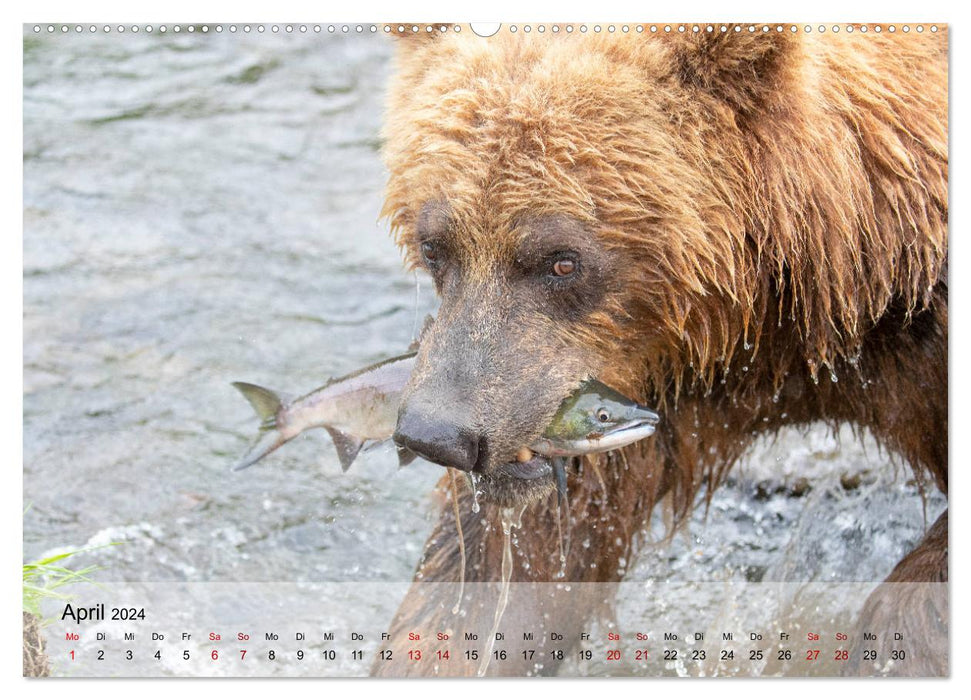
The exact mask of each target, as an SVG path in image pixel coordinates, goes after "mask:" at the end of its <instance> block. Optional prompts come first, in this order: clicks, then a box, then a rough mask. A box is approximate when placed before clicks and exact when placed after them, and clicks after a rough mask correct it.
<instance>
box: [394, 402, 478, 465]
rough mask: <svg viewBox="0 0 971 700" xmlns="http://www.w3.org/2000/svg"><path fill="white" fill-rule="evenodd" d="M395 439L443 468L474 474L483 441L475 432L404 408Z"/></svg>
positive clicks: (428, 413) (426, 412) (425, 412)
mask: <svg viewBox="0 0 971 700" xmlns="http://www.w3.org/2000/svg"><path fill="white" fill-rule="evenodd" d="M393 439H394V441H395V444H397V445H399V446H401V447H406V448H408V449H409V450H411V451H412V452H414V453H416V454H417V455H419V456H420V457H424V458H425V459H427V460H428V461H429V462H434V463H435V464H440V465H442V466H443V467H453V468H455V469H461V470H462V471H466V472H471V471H472V470H474V469H475V468H476V466H477V465H478V463H479V456H480V449H479V447H480V444H481V442H482V440H481V438H480V437H479V436H478V435H477V433H476V431H474V430H472V429H470V428H468V427H466V426H462V425H459V423H458V421H455V420H452V419H450V418H448V417H444V416H441V415H436V412H435V411H433V410H426V409H423V408H421V407H419V406H414V405H409V404H405V405H404V406H402V407H401V409H400V410H399V412H398V426H397V428H396V429H395V433H394V436H393ZM482 452H484V450H482Z"/></svg>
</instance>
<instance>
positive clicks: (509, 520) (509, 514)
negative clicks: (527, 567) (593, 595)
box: [476, 506, 526, 677]
mask: <svg viewBox="0 0 971 700" xmlns="http://www.w3.org/2000/svg"><path fill="white" fill-rule="evenodd" d="M525 510H526V506H523V507H522V508H520V509H519V513H518V514H517V513H516V511H515V509H513V508H503V509H502V511H501V518H502V585H501V588H500V590H499V600H498V601H497V602H496V614H495V617H494V618H493V620H492V630H490V632H489V636H488V637H487V638H486V647H485V653H484V654H483V657H482V663H480V664H479V670H478V672H477V673H476V675H477V676H480V677H481V676H484V675H485V674H486V671H487V670H488V669H489V659H490V657H491V656H492V647H493V646H495V643H496V632H498V631H499V622H500V621H501V620H502V614H503V613H504V612H505V611H506V604H507V603H508V602H509V582H510V580H511V579H512V537H511V533H512V529H513V528H514V527H520V526H521V525H522V518H523V512H524V511H525Z"/></svg>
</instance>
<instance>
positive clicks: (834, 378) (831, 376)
mask: <svg viewBox="0 0 971 700" xmlns="http://www.w3.org/2000/svg"><path fill="white" fill-rule="evenodd" d="M829 380H830V381H831V382H833V384H835V383H836V382H838V381H839V380H840V379H839V377H837V376H836V372H834V371H833V370H830V371H829Z"/></svg>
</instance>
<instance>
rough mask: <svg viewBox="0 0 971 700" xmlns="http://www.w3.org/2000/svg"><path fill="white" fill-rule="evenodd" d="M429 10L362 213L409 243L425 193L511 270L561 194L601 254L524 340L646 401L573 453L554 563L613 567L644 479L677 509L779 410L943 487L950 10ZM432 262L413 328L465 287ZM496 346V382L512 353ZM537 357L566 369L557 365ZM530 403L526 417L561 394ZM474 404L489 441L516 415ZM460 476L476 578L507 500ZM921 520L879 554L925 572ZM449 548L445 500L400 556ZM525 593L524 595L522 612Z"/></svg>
mask: <svg viewBox="0 0 971 700" xmlns="http://www.w3.org/2000/svg"><path fill="white" fill-rule="evenodd" d="M425 34H426V33H425V32H424V31H421V32H419V36H418V37H412V38H409V39H408V40H407V41H402V42H400V47H399V53H398V63H397V74H396V76H395V78H394V80H393V82H392V85H391V92H390V102H389V110H388V116H387V123H386V129H385V138H386V146H385V151H384V152H385V158H386V162H387V166H388V169H389V171H390V179H389V184H388V188H387V198H386V203H385V207H384V211H383V213H384V215H386V216H387V217H389V218H390V221H391V225H392V227H393V229H394V231H395V235H396V238H397V241H398V242H399V244H401V245H402V246H403V247H404V249H405V250H406V252H407V255H408V259H409V262H410V263H411V264H413V265H421V264H422V260H421V256H420V242H421V240H422V235H423V234H422V233H421V231H422V230H423V224H422V222H421V220H422V217H423V216H424V217H428V216H432V217H435V216H441V217H443V219H446V221H445V223H443V224H442V226H443V227H444V228H446V229H448V232H449V236H450V237H449V245H450V246H451V248H450V254H451V255H452V256H453V257H454V258H456V259H458V260H461V269H462V284H463V285H466V286H472V287H475V288H478V289H486V288H488V285H489V280H492V279H497V278H499V277H501V276H503V275H506V276H508V273H507V272H505V270H507V269H511V268H510V266H512V265H513V258H514V257H515V256H516V255H517V253H516V250H517V249H516V244H517V242H518V241H521V240H522V234H521V233H520V231H521V230H522V229H523V228H524V226H527V224H524V222H529V221H533V220H536V219H544V217H545V219H546V220H554V221H555V220H557V217H561V218H563V219H564V220H569V221H571V222H574V224H575V225H577V226H580V227H582V230H583V231H585V232H587V235H588V238H589V239H590V240H591V241H595V243H596V245H597V246H598V247H599V250H601V251H602V254H603V255H604V256H607V259H608V260H609V261H610V266H609V276H608V277H606V278H605V280H604V283H603V284H602V285H601V287H602V289H601V292H600V293H599V296H598V297H597V303H596V305H595V307H593V308H586V307H583V308H582V309H581V308H580V307H578V306H577V307H576V309H579V310H576V309H575V310H576V313H574V314H572V315H568V317H566V318H565V319H564V320H563V321H562V322H559V323H557V324H546V325H542V324H540V323H539V322H538V321H535V320H533V317H528V318H526V319H525V321H523V324H522V325H523V328H522V330H521V333H522V334H524V335H525V337H526V341H524V342H528V343H530V344H531V346H530V347H532V352H531V353H529V352H527V353H526V355H527V357H528V361H529V363H530V366H531V367H533V368H535V369H536V371H537V372H538V371H540V369H541V368H542V369H543V371H546V369H545V368H546V366H547V365H550V364H554V365H555V364H557V361H558V360H559V361H561V362H562V365H563V366H564V367H567V368H570V369H564V370H563V372H564V373H568V372H572V371H574V370H573V369H572V368H573V367H574V365H575V364H576V363H581V364H583V366H585V367H588V368H589V369H590V371H591V372H593V373H596V374H597V376H598V377H599V378H600V379H602V380H603V381H605V382H607V383H608V384H611V385H613V386H616V387H617V388H619V389H621V390H622V391H625V392H626V393H628V394H629V395H631V396H633V397H636V398H637V399H639V400H641V401H644V402H646V403H648V404H651V405H654V406H656V407H657V408H658V410H659V412H660V413H661V414H662V416H663V422H662V425H661V426H660V428H659V430H658V433H657V435H656V437H655V438H653V439H650V440H647V441H644V442H642V443H639V444H636V445H634V446H632V447H630V448H628V449H626V450H625V451H623V452H622V453H619V454H611V455H606V456H600V457H598V458H595V459H593V460H584V461H583V462H578V463H577V464H576V465H575V467H574V471H572V472H571V475H570V481H569V490H570V501H571V507H572V515H573V518H572V520H571V523H570V525H569V530H570V532H569V539H570V541H571V542H572V543H573V546H572V548H571V550H570V552H569V556H568V561H567V566H566V573H565V578H566V580H570V581H576V582H614V581H617V580H619V579H620V578H621V577H622V576H623V566H622V565H621V564H620V562H622V561H630V559H631V556H632V555H633V553H634V550H635V549H636V544H637V540H638V538H639V536H640V535H641V533H643V532H644V529H645V526H646V524H647V522H648V519H649V516H650V513H651V510H652V508H653V506H654V505H655V503H656V502H657V501H658V500H659V499H660V498H661V497H662V496H664V495H666V494H670V495H671V496H672V502H673V504H674V511H675V514H676V516H677V517H678V518H681V517H683V516H684V515H685V514H686V513H687V512H688V511H689V510H690V509H691V508H692V507H693V505H694V504H695V503H696V502H697V495H698V493H699V490H700V488H701V487H702V486H703V485H705V484H707V485H708V486H709V488H711V487H714V486H715V485H716V484H717V483H718V481H719V479H720V478H721V477H722V475H723V474H724V473H725V471H726V470H727V469H728V468H730V467H731V465H732V464H733V463H734V462H735V461H736V460H737V458H738V457H739V456H740V455H741V454H742V453H743V452H744V451H745V449H746V448H747V447H748V446H749V445H750V444H751V443H752V441H753V440H754V439H755V438H756V437H758V436H759V435H762V434H765V433H771V432H773V431H776V430H778V429H779V428H781V427H783V426H788V425H807V424H809V423H811V422H814V421H826V422H829V423H831V424H833V425H836V424H839V423H849V424H851V425H853V426H855V427H857V428H861V429H867V430H869V431H870V432H871V433H872V434H873V435H874V436H875V437H876V438H877V439H878V440H879V441H881V443H882V444H883V445H885V446H886V447H887V448H889V449H890V450H891V451H894V452H896V453H898V454H900V455H902V456H903V457H904V458H905V459H906V460H908V461H909V463H910V464H911V465H912V466H913V468H914V470H915V473H916V474H917V475H918V477H921V478H923V477H925V476H926V475H930V477H931V478H932V480H933V482H934V483H935V484H936V486H937V487H938V488H940V489H941V490H943V491H944V492H945V493H946V491H947V386H948V385H947V281H946V276H947V216H948V213H947V211H948V209H947V197H948V195H947V192H948V190H947V187H948V182H947V167H948V155H947V40H946V33H945V32H940V33H938V34H933V35H932V34H930V33H926V32H925V33H924V34H923V35H918V34H915V33H912V34H909V35H904V34H901V33H897V34H890V33H889V32H887V31H884V32H882V33H880V34H875V33H873V32H872V31H871V32H869V33H867V34H861V33H859V32H854V33H852V34H846V33H840V34H838V35H834V34H830V33H827V34H825V35H820V34H818V33H811V34H806V33H803V32H798V33H794V34H791V33H789V32H788V31H785V32H782V33H777V32H775V31H772V32H769V33H767V34H763V33H760V32H756V33H755V34H750V33H749V32H748V31H747V27H743V28H742V31H740V32H736V31H734V30H733V28H729V31H728V32H725V33H721V32H719V31H718V28H717V26H716V30H715V31H714V32H712V33H705V32H702V33H700V34H698V35H693V34H687V35H680V34H679V35H676V36H653V35H647V34H643V35H641V34H630V35H621V34H616V35H582V36H581V35H579V34H576V33H574V34H573V35H566V34H562V33H561V34H560V35H556V36H553V35H549V34H547V35H545V36H543V35H537V34H533V35H530V36H523V35H510V34H508V33H506V32H501V33H500V34H499V35H497V36H495V37H493V38H490V39H488V40H483V39H480V38H478V37H475V36H472V35H470V34H469V33H468V32H466V33H463V34H460V35H455V34H453V33H448V34H447V35H442V36H438V33H437V32H435V33H434V34H436V36H434V37H427V36H426V35H425ZM503 279H505V277H503ZM437 281H438V282H439V291H440V293H442V295H443V299H444V301H443V309H445V311H444V314H443V315H440V317H439V321H438V323H436V328H435V329H433V332H432V339H431V341H430V342H429V346H430V347H431V349H430V350H428V352H429V353H435V351H436V350H435V343H436V342H437V341H436V340H435V332H436V331H437V330H438V328H437V327H438V326H445V327H446V329H445V330H443V331H442V333H446V332H447V326H448V324H449V323H450V322H452V320H454V318H455V317H457V316H461V315H462V314H461V313H460V312H459V311H455V310H454V309H456V308H458V306H456V305H455V304H454V303H453V304H452V305H451V306H448V304H449V303H450V302H449V300H450V298H452V297H453V296H454V295H455V294H457V292H455V289H457V287H455V286H454V285H453V286H451V287H450V286H449V283H448V282H446V281H444V280H438V279H437ZM476 285H478V286H477V287H476ZM498 288H499V289H500V291H501V289H502V288H501V287H498ZM494 298H495V299H499V298H500V297H499V296H497V297H494ZM479 299H480V304H484V305H485V306H486V307H488V306H489V305H490V303H491V302H490V301H489V300H490V299H493V297H489V296H488V295H484V296H480V297H479ZM497 303H498V302H497ZM460 306H461V305H460ZM462 308H471V307H469V306H468V305H466V306H464V307H462ZM476 313H482V312H481V310H480V309H479V310H476ZM517 318H518V317H517ZM443 319H444V320H443ZM506 320H507V321H508V317H507V319H506ZM506 325H507V326H508V325H509V324H508V323H507V324H506ZM540 326H541V327H540ZM537 329H539V330H537ZM497 332H498V331H497ZM504 332H505V333H510V332H515V330H513V331H510V330H509V329H508V328H507V329H506V330H505V331H504ZM423 352H424V350H423ZM571 352H573V354H572V355H571V354H570V353H571ZM571 358H573V359H572V360H571ZM571 362H572V363H573V364H571ZM499 366H500V367H502V366H503V365H499ZM434 371H435V368H434V366H433V365H432V364H431V363H430V362H429V366H427V367H424V368H423V370H422V372H421V373H420V374H422V376H421V377H420V378H419V379H418V380H417V381H418V382H421V381H424V380H426V379H427V378H428V377H429V376H430V375H432V374H434ZM516 371H517V372H519V374H517V375H516V376H515V377H513V378H511V379H509V378H508V377H506V378H507V379H508V382H509V386H515V385H516V383H517V382H520V381H524V380H525V379H524V378H525V377H526V374H528V372H529V367H525V368H524V367H518V369H517V370H516ZM499 374H500V375H501V374H503V373H502V372H499ZM503 379H504V376H499V377H491V378H490V381H491V383H490V384H489V385H488V387H487V393H488V394H489V395H490V396H493V397H501V396H502V395H503V394H504V393H508V392H506V389H508V386H504V385H503ZM547 380H548V381H552V382H555V381H562V382H563V385H562V386H561V387H558V388H557V390H558V392H559V393H558V394H557V396H559V397H562V396H564V395H565V394H566V393H569V389H570V386H569V385H568V383H567V380H566V377H565V374H564V376H563V377H558V376H557V375H555V374H551V375H549V377H548V378H547ZM495 400H497V401H499V400H501V399H500V398H496V399H495ZM543 405H544V406H546V407H545V408H543V409H542V410H540V409H537V413H538V415H537V416H536V417H535V421H534V422H533V423H526V424H524V425H526V426H527V427H525V428H523V430H524V431H526V432H529V431H530V430H533V429H534V428H533V427H532V426H533V424H534V423H535V425H542V420H543V419H544V418H548V416H549V415H550V411H551V410H552V408H555V405H556V403H555V402H552V401H551V400H550V401H547V402H546V403H545V404H543ZM550 407H552V408H550ZM523 410H527V409H526V408H524V409H523ZM494 432H495V433H497V434H499V435H498V437H497V436H496V435H493V439H494V440H496V441H497V444H502V445H504V446H505V447H506V448H508V447H509V446H511V445H513V444H516V443H515V440H516V439H519V440H520V442H519V443H518V444H524V443H525V442H526V439H528V438H529V437H530V435H507V433H510V432H514V431H513V430H512V429H511V428H510V427H508V426H507V425H504V426H503V427H501V428H496V429H495V431H494ZM503 437H504V438H508V439H507V440H506V442H504V443H503V442H501V440H500V438H503ZM444 483H446V482H444V481H443V484H444ZM497 494H498V492H497ZM487 495H488V494H487ZM461 496H462V512H463V513H464V514H465V515H464V516H463V529H464V534H465V540H466V547H467V548H468V550H469V552H468V554H469V557H468V564H467V568H466V571H465V576H466V578H467V579H469V580H479V581H490V580H495V579H496V578H497V577H498V574H499V568H500V559H501V551H500V550H501V532H500V530H499V528H498V527H497V523H498V515H497V513H498V508H499V505H508V503H505V502H503V497H500V496H498V495H497V497H496V499H493V500H494V501H495V502H490V499H489V498H486V499H485V502H484V503H483V510H482V512H481V513H479V514H473V513H472V511H471V499H470V496H469V493H468V492H467V490H466V491H465V492H463V493H462V494H461ZM556 517H557V513H556V510H555V499H545V500H543V499H540V500H539V501H538V502H536V503H534V504H533V505H532V506H531V507H529V508H527V510H526V512H525V514H524V516H523V528H522V530H521V531H520V532H521V534H520V535H519V537H518V546H519V549H518V551H517V556H516V558H515V562H514V573H513V577H514V580H520V581H549V580H553V579H554V577H555V576H556V575H557V572H558V570H559V561H558V540H557V535H556V532H557V530H556ZM932 539H933V541H931V542H929V543H925V544H926V545H927V547H930V549H932V550H933V551H934V552H937V553H938V554H940V552H942V551H943V553H944V554H943V557H942V556H935V555H933V554H927V552H925V553H924V555H923V556H919V557H912V558H911V559H910V560H905V562H902V564H901V566H900V567H898V569H897V570H895V572H894V577H895V580H898V581H901V580H903V581H915V580H916V581H923V580H942V579H943V580H946V578H947V571H946V568H947V558H946V546H947V520H946V514H945V516H943V518H942V521H941V523H939V526H938V527H937V529H936V530H935V537H934V538H932ZM578 542H584V543H585V545H584V546H583V547H582V548H581V547H579V546H577V544H576V543H578ZM925 549H926V548H925ZM458 574H459V572H458V544H457V537H456V528H455V522H454V518H453V516H452V509H451V507H450V506H449V505H448V504H443V508H442V516H441V521H440V522H439V524H438V526H437V527H436V530H435V532H434V533H433V535H432V537H431V539H430V540H429V542H428V544H427V546H426V550H425V553H424V556H423V558H422V562H421V564H420V566H419V569H418V573H417V575H416V579H417V580H426V581H427V580H439V581H455V580H457V579H458ZM446 607H447V606H445V605H443V604H442V602H441V601H435V600H428V599H427V598H421V597H420V595H419V594H418V592H417V588H416V589H415V591H413V593H412V595H411V596H410V598H409V599H408V600H406V602H405V603H404V604H403V606H402V609H401V611H400V612H399V617H398V618H397V620H396V622H395V625H394V628H395V631H396V632H397V633H398V634H399V635H400V633H401V632H402V631H403V630H409V629H412V627H413V626H424V627H426V628H427V627H428V624H429V623H428V621H429V620H435V619H441V620H442V622H443V624H445V620H446V619H447V612H448V611H447V610H446ZM540 608H541V606H539V607H538V608H537V610H535V611H534V612H533V613H530V611H529V610H524V611H522V615H524V616H526V617H527V618H528V617H529V616H530V615H533V616H534V617H535V619H534V620H532V621H531V622H532V623H533V624H535V626H536V628H537V629H542V627H543V621H542V610H541V609H540ZM491 613H492V610H488V611H486V612H483V613H482V614H483V615H486V616H488V615H491ZM529 622H530V620H528V619H526V620H523V624H527V623H529ZM583 624H584V620H583V617H582V616H581V615H577V614H574V615H573V616H572V618H571V619H570V620H568V621H566V622H565V623H564V627H566V628H569V627H574V628H576V629H580V628H581V627H582V626H583ZM564 631H567V632H568V631H569V630H568V629H565V630H564ZM375 670H376V671H377V672H387V673H392V672H393V673H406V672H416V671H415V668H414V666H410V667H409V666H407V665H405V664H402V665H401V666H397V665H383V666H381V665H378V666H376V669H375ZM468 670H469V669H468V668H465V669H462V668H460V667H459V666H458V665H457V664H455V665H453V666H452V667H450V668H449V670H448V672H449V673H463V672H465V673H467V672H468ZM502 670H503V671H504V672H510V673H519V672H521V671H522V669H516V668H515V665H514V664H508V665H505V666H503V669H502ZM551 670H552V669H546V671H547V672H549V671H551ZM425 672H427V670H426V671H425ZM443 672H444V671H443Z"/></svg>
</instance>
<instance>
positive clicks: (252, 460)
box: [233, 430, 290, 472]
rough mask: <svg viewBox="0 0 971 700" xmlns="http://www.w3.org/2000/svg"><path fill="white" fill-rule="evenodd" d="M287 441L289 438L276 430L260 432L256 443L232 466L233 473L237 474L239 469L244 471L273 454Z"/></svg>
mask: <svg viewBox="0 0 971 700" xmlns="http://www.w3.org/2000/svg"><path fill="white" fill-rule="evenodd" d="M289 440H290V438H285V437H283V435H281V434H280V432H279V431H278V430H260V434H259V437H258V438H257V439H256V442H254V443H253V445H252V447H250V448H249V450H248V451H247V452H246V454H245V455H243V457H242V458H241V459H240V460H239V461H238V462H236V464H234V465H233V471H234V472H238V471H239V470H241V469H246V467H251V466H253V465H254V464H256V463H257V462H259V461H260V460H261V459H263V458H264V457H266V456H267V455H268V454H270V453H271V452H273V450H275V449H276V448H278V447H280V446H281V445H283V444H284V443H286V442H289Z"/></svg>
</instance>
